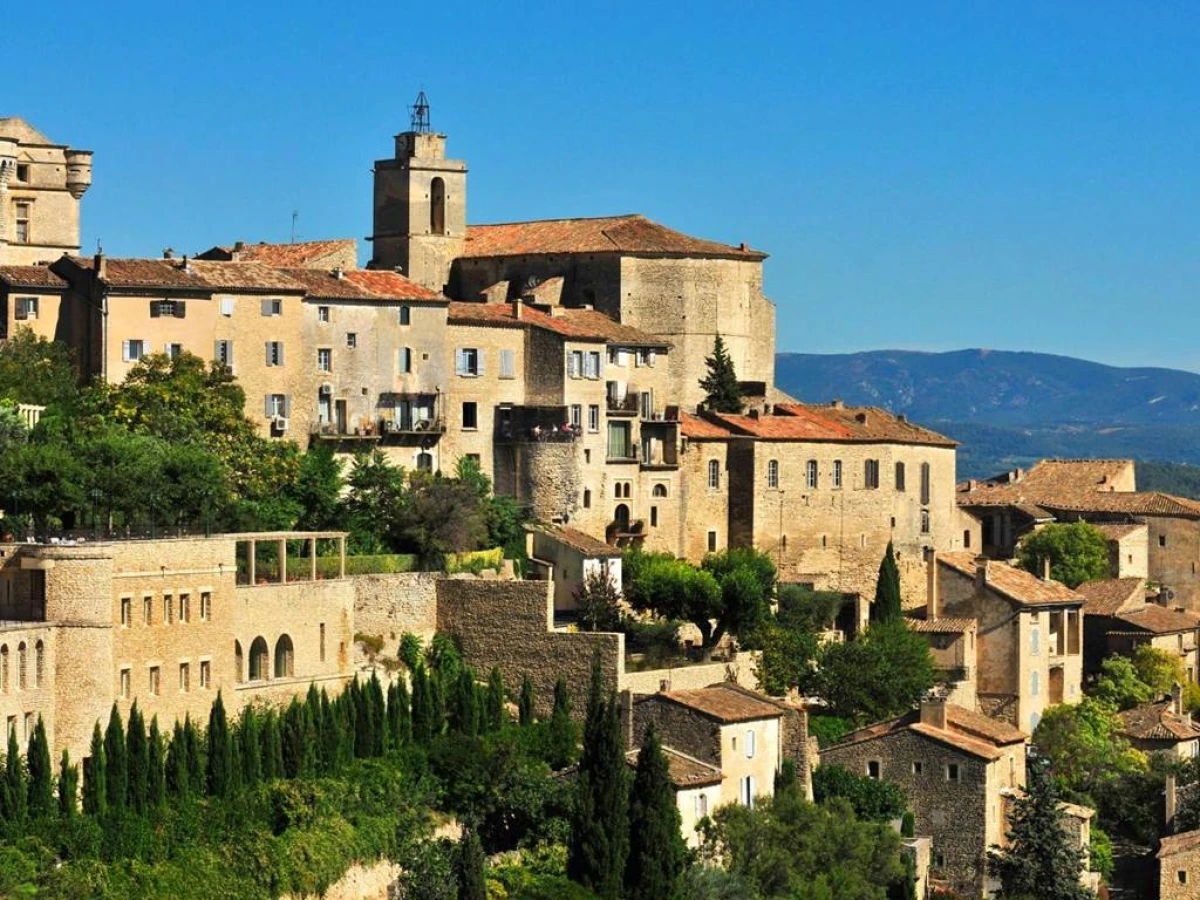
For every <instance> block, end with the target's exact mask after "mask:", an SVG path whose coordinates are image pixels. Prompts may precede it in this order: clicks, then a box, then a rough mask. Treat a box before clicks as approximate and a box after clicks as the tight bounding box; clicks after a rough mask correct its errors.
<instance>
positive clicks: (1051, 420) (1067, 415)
mask: <svg viewBox="0 0 1200 900" xmlns="http://www.w3.org/2000/svg"><path fill="white" fill-rule="evenodd" d="M776 382H777V384H778V385H779V386H780V388H782V389H783V390H785V391H787V392H788V393H790V394H792V395H793V396H794V397H796V398H797V399H800V400H804V401H806V402H824V401H828V400H830V399H833V398H834V397H838V398H841V399H842V400H845V401H846V402H847V403H849V404H862V405H871V406H882V407H884V408H886V409H889V410H891V411H893V412H897V413H901V412H902V413H905V414H906V415H907V416H908V417H909V418H910V419H912V420H913V421H915V422H918V423H920V424H922V425H926V426H928V427H930V428H933V429H935V430H937V431H940V432H941V433H943V434H946V435H948V436H950V437H952V438H954V439H956V440H958V441H960V442H961V443H962V447H961V448H960V450H959V456H958V470H959V474H960V476H961V477H965V478H974V477H984V476H987V475H992V474H995V473H997V472H1000V471H1003V470H1004V469H1008V468H1013V467H1014V466H1021V465H1026V464H1028V463H1030V462H1032V461H1034V460H1037V459H1041V458H1043V457H1048V456H1059V457H1081V456H1109V457H1111V456H1118V457H1131V458H1133V459H1136V460H1138V462H1139V463H1141V465H1139V466H1138V482H1139V487H1142V488H1148V489H1159V490H1169V491H1172V492H1174V493H1180V494H1187V495H1189V496H1200V375H1198V374H1195V373H1192V372H1184V371H1180V370H1177V369H1158V368H1119V367H1116V366H1105V365H1101V364H1099V363H1094V362H1088V361H1086V360H1081V359H1074V358H1072V357H1067V356H1053V355H1050V354H1045V353H1025V352H1011V351H1001V350H957V351H953V352H949V353H922V352H916V351H906V350H876V351H869V352H865V353H847V354H816V353H781V354H779V355H778V357H777V359H776ZM1148 463H1156V464H1157V465H1147V464H1148Z"/></svg>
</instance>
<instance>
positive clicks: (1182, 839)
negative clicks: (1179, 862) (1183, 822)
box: [1154, 830, 1200, 859]
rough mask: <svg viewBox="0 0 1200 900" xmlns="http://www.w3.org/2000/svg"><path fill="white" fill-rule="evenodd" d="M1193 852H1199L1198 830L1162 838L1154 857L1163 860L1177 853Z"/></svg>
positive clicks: (1199, 836) (1199, 837) (1199, 832)
mask: <svg viewBox="0 0 1200 900" xmlns="http://www.w3.org/2000/svg"><path fill="white" fill-rule="evenodd" d="M1194 850H1200V830H1197V831H1185V832H1183V833H1182V834H1172V835H1169V836H1167V837H1164V838H1163V839H1162V840H1161V841H1159V843H1158V852H1157V853H1156V854H1154V855H1155V856H1156V857H1157V858H1158V859H1164V858H1166V857H1168V856H1175V855H1176V854H1179V853H1191V852H1192V851H1194Z"/></svg>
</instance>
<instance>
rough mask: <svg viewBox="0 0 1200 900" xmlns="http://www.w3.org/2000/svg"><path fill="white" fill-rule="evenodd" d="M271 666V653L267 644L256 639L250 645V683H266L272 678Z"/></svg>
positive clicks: (260, 639) (258, 638) (259, 638)
mask: <svg viewBox="0 0 1200 900" xmlns="http://www.w3.org/2000/svg"><path fill="white" fill-rule="evenodd" d="M270 665H271V651H270V650H268V649H267V642H266V641H265V640H263V639H262V638H261V637H256V638H255V639H254V643H253V644H251V645H250V681H266V680H267V679H268V678H270V677H271V671H270V669H269V668H268V667H269V666H270Z"/></svg>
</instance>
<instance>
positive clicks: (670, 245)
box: [462, 214, 767, 260]
mask: <svg viewBox="0 0 1200 900" xmlns="http://www.w3.org/2000/svg"><path fill="white" fill-rule="evenodd" d="M572 253H626V254H635V255H651V256H654V255H663V256H700V257H705V256H709V257H723V258H731V259H748V260H763V259H766V258H767V254H765V253H762V252H760V251H758V250H751V249H750V248H749V247H747V246H746V245H745V244H742V245H741V246H740V247H734V246H732V245H730V244H722V243H719V242H717V241H708V240H704V239H703V238H694V237H691V236H689V235H686V234H683V233H682V232H679V231H675V230H674V229H671V228H667V227H666V226H665V225H660V224H658V223H657V222H654V221H651V220H650V219H647V218H646V217H645V216H642V215H637V214H633V215H625V216H605V217H602V218H596V219H543V220H541V221H535V222H507V223H503V224H497V225H470V226H468V227H467V240H466V243H465V246H464V248H463V252H462V256H464V257H467V258H472V257H483V258H486V257H494V256H549V255H563V254H572Z"/></svg>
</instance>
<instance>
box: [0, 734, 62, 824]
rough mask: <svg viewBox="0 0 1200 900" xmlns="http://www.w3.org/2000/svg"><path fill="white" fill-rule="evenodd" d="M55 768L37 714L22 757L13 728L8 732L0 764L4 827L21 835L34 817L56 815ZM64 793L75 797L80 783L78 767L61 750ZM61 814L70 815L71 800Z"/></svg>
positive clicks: (1, 806) (60, 779) (60, 784)
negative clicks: (2, 759)
mask: <svg viewBox="0 0 1200 900" xmlns="http://www.w3.org/2000/svg"><path fill="white" fill-rule="evenodd" d="M54 782H55V778H54V770H53V768H52V766H51V763H50V742H49V741H47V740H46V726H45V723H44V722H43V721H42V717H41V716H40V715H39V716H38V718H37V724H36V725H35V726H34V729H33V733H32V734H30V735H29V743H28V746H27V747H26V752H25V758H24V759H22V758H21V749H20V745H19V743H18V742H17V733H16V729H15V728H10V729H9V732H8V747H7V751H6V752H5V755H4V764H3V767H0V822H3V823H4V826H5V828H6V830H8V831H9V832H10V833H13V834H20V833H21V831H22V829H23V828H24V826H25V825H26V824H27V823H28V822H29V821H30V820H34V819H42V818H46V817H48V816H51V815H53V814H55V813H56V812H57V811H58V808H59V807H58V805H57V804H56V802H55V783H54ZM58 783H59V787H60V790H61V791H63V796H65V797H71V798H74V791H75V790H76V788H77V787H78V784H79V770H78V769H77V768H76V767H75V766H73V765H71V760H70V756H69V755H68V754H67V752H66V751H65V750H64V751H63V755H62V763H61V770H60V775H59V779H58ZM62 811H63V814H64V815H66V814H73V813H74V811H75V805H74V802H72V803H71V804H70V805H69V809H68V808H67V807H66V806H64V807H63V809H62Z"/></svg>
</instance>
